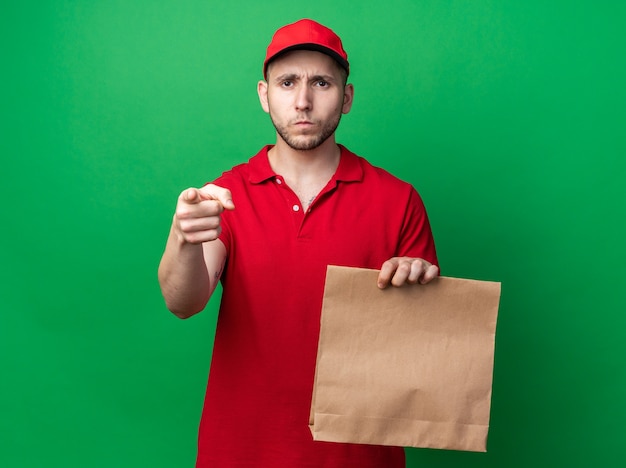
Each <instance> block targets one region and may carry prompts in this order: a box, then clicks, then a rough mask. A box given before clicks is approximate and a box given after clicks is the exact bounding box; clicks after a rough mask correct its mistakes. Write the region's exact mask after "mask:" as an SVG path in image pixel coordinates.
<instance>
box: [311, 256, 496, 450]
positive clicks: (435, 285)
mask: <svg viewBox="0 0 626 468" xmlns="http://www.w3.org/2000/svg"><path fill="white" fill-rule="evenodd" d="M377 276H378V271H376V270H366V269H360V268H347V267H336V266H329V267H328V271H327V277H326V286H325V290H324V302H323V306H322V318H321V331H320V339H319V348H318V354H317V367H316V373H315V385H314V391H313V400H312V404H311V414H310V419H309V428H310V429H311V433H312V434H313V438H314V439H315V440H323V441H330V442H351V443H361V444H376V445H395V446H404V447H429V448H441V449H452V450H468V451H480V452H484V451H486V444H487V431H488V429H489V411H490V404H491V383H492V374H493V360H494V341H495V328H496V318H497V313H498V303H499V300H500V283H495V282H487V281H475V280H466V279H457V278H447V277H440V278H437V279H435V280H434V281H433V282H431V283H429V284H427V285H406V286H404V287H401V288H394V287H390V288H388V289H385V290H379V289H378V288H377V286H376V278H377Z"/></svg>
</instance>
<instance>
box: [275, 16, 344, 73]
mask: <svg viewBox="0 0 626 468" xmlns="http://www.w3.org/2000/svg"><path fill="white" fill-rule="evenodd" d="M297 49H299V50H302V49H304V50H315V51H317V52H322V53H324V54H326V55H330V56H331V57H332V58H334V59H335V60H336V61H337V63H339V65H341V66H342V67H343V68H345V69H346V71H347V72H348V73H349V72H350V64H349V63H348V54H347V53H346V51H345V50H343V46H342V45H341V39H340V38H339V36H337V34H335V33H334V32H333V31H332V30H331V29H329V28H327V27H326V26H323V25H321V24H319V23H317V22H315V21H313V20H310V19H301V20H300V21H296V22H295V23H292V24H288V25H286V26H283V27H282V28H280V29H279V30H278V31H276V32H275V33H274V37H272V42H270V45H269V46H268V47H267V54H266V55H265V62H263V77H264V78H266V79H267V66H268V64H269V63H270V61H271V60H272V59H274V58H276V56H277V55H279V54H282V53H283V52H288V51H290V50H297Z"/></svg>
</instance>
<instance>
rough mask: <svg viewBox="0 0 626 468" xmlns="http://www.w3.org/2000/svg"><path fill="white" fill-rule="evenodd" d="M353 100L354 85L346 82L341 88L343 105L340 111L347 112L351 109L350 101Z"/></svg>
mask: <svg viewBox="0 0 626 468" xmlns="http://www.w3.org/2000/svg"><path fill="white" fill-rule="evenodd" d="M353 100H354V86H352V84H347V85H346V86H345V87H344V90H343V105H342V107H341V113H342V114H347V113H348V112H350V109H352V101H353Z"/></svg>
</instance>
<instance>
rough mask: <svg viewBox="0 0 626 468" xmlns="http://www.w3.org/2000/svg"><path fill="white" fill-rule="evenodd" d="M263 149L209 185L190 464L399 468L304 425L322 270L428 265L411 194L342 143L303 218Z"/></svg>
mask: <svg viewBox="0 0 626 468" xmlns="http://www.w3.org/2000/svg"><path fill="white" fill-rule="evenodd" d="M268 149H270V147H269V146H268V147H265V148H263V149H262V150H261V151H260V152H259V153H258V154H257V155H256V156H254V157H253V158H251V159H250V161H249V162H248V163H246V164H242V165H239V166H236V167H234V168H233V169H232V170H230V171H228V172H226V173H224V174H223V175H222V176H221V177H220V178H219V179H217V180H216V181H215V182H214V183H215V184H217V185H220V186H222V187H227V188H228V189H230V190H231V192H232V195H233V200H234V201H235V205H236V209H235V210H234V211H232V212H228V211H227V212H224V213H223V215H222V228H223V231H222V234H221V236H220V239H221V241H222V242H223V243H224V245H225V246H226V250H227V252H228V260H227V263H226V267H225V270H224V272H223V274H222V285H223V294H222V303H221V307H220V312H219V318H218V325H217V331H216V335H215V345H214V350H213V360H212V363H211V371H210V375H209V383H208V386H207V392H206V399H205V403H204V409H203V414H202V420H201V423H200V433H199V442H198V461H197V466H199V467H222V466H223V467H228V468H232V467H238V466H254V467H281V468H283V467H316V468H318V467H341V468H343V467H346V466H358V467H360V468H367V467H372V468H373V467H377V468H379V467H385V468H388V467H396V466H397V467H400V466H402V467H403V466H404V464H405V462H404V450H403V449H402V448H398V447H379V446H371V445H353V444H340V443H328V442H316V441H313V439H312V436H311V433H310V431H309V428H308V420H309V409H310V405H311V393H312V388H313V378H314V372H315V360H316V353H317V343H318V338H319V327H320V311H321V307H322V296H323V290H324V280H325V274H326V267H327V265H331V264H332V265H343V266H355V267H364V268H374V269H380V267H381V265H382V263H383V262H384V261H385V260H388V259H389V258H391V257H394V256H404V255H407V256H411V257H421V258H424V259H426V260H428V261H429V262H431V263H434V264H437V257H436V253H435V246H434V242H433V238H432V234H431V230H430V225H429V223H428V218H427V216H426V211H425V209H424V205H423V203H422V200H421V199H420V197H419V195H418V194H417V192H416V191H415V189H414V188H413V187H412V186H411V185H409V184H408V183H405V182H402V181H400V180H399V179H397V178H395V177H394V176H392V175H391V174H389V173H388V172H386V171H384V170H382V169H380V168H376V167H374V166H372V165H371V164H369V163H368V162H367V161H366V160H365V159H363V158H361V157H359V156H356V155H355V154H353V153H351V152H350V151H348V150H347V149H346V148H344V147H341V159H340V162H339V166H338V168H337V171H336V173H335V175H334V176H333V177H332V179H331V180H330V181H329V182H328V184H327V185H326V187H325V188H324V189H323V190H322V191H321V192H320V194H319V195H318V197H317V198H316V199H315V200H314V201H313V203H312V204H311V206H310V208H309V209H308V210H306V211H305V210H304V209H303V207H302V205H301V204H300V201H299V200H298V197H297V196H296V195H295V193H294V192H293V191H292V190H291V189H290V188H289V187H288V186H287V184H286V183H285V181H284V179H283V178H282V177H281V176H280V175H277V174H276V173H274V172H273V170H272V169H271V167H270V164H269V160H268V156H267V151H268Z"/></svg>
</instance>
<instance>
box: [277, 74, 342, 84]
mask: <svg viewBox="0 0 626 468" xmlns="http://www.w3.org/2000/svg"><path fill="white" fill-rule="evenodd" d="M299 78H301V76H300V75H298V74H296V73H284V74H282V75H278V76H277V77H276V78H275V79H274V81H276V82H277V83H279V82H281V81H296V80H298V79H299ZM309 80H310V81H328V82H331V83H332V82H335V81H337V80H336V79H335V77H333V76H332V75H313V76H311V77H310V78H309Z"/></svg>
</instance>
